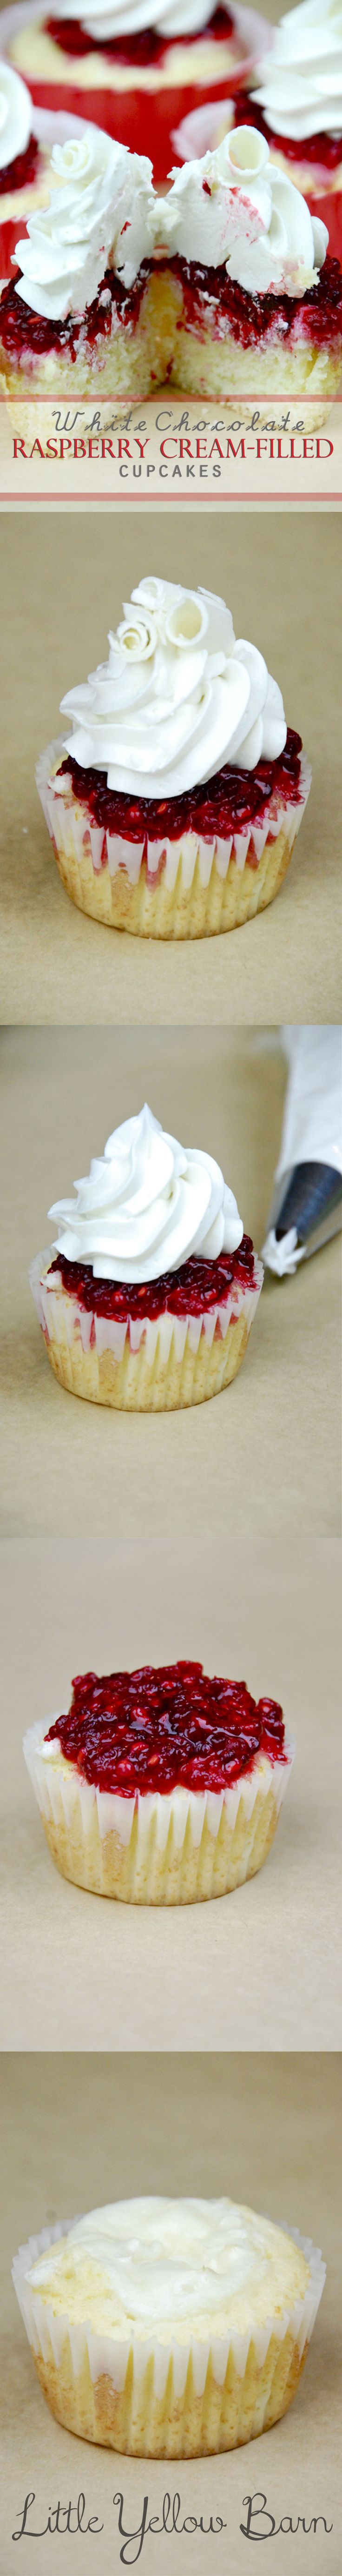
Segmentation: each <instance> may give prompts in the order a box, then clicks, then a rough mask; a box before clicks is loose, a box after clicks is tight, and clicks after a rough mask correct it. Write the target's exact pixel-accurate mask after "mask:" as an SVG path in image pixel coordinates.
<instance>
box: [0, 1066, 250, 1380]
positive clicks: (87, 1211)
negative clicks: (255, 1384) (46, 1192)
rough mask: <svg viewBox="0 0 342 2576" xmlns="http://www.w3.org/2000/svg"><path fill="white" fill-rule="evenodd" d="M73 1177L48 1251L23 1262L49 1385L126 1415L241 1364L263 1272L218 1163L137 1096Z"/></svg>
mask: <svg viewBox="0 0 342 2576" xmlns="http://www.w3.org/2000/svg"><path fill="white" fill-rule="evenodd" d="M75 1188H76V1193H77V1195H76V1199H75V1200H74V1199H62V1200H60V1201H59V1202H58V1204H57V1206H56V1207H53V1208H50V1211H49V1213H50V1217H51V1218H52V1219H53V1221H54V1222H55V1221H57V1232H56V1234H55V1243H54V1259H53V1260H52V1259H51V1252H50V1253H46V1254H42V1255H41V1256H40V1255H39V1256H38V1259H37V1260H36V1261H34V1263H33V1266H32V1270H31V1272H30V1280H31V1288H32V1294H33V1297H34V1301H35V1305H36V1308H37V1314H38V1317H39V1323H40V1324H41V1328H42V1332H43V1333H44V1339H45V1342H46V1348H47V1353H48V1358H49V1360H50V1361H51V1367H52V1368H53V1369H54V1374H55V1377H58V1378H59V1381H60V1385H61V1386H65V1387H68V1388H69V1391H70V1393H71V1394H73V1395H82V1396H86V1397H87V1398H88V1401H89V1402H90V1403H91V1404H109V1405H114V1407H115V1408H116V1409H118V1410H119V1411H124V1412H126V1411H129V1412H133V1413H135V1412H138V1413H140V1412H148V1413H154V1412H157V1413H164V1412H174V1411H175V1409H176V1408H177V1407H178V1406H183V1405H188V1404H201V1403H202V1402H203V1400H204V1399H205V1398H206V1397H207V1396H209V1395H219V1394H220V1392H221V1389H222V1387H225V1386H229V1385H230V1381H231V1378H233V1377H236V1374H237V1370H238V1369H239V1368H240V1367H241V1361H242V1359H243V1355H244V1351H245V1349H246V1344H247V1341H248V1335H249V1332H250V1328H251V1324H252V1322H253V1316H254V1314H255V1309H256V1306H257V1303H258V1297H259V1296H260V1289H261V1287H262V1280H263V1270H262V1264H261V1262H260V1261H258V1260H257V1258H256V1255H255V1253H254V1252H253V1244H252V1243H251V1241H250V1237H249V1235H245V1234H244V1233H243V1227H242V1224H241V1218H240V1217H239V1214H238V1209H237V1205H236V1199H235V1198H233V1194H232V1191H231V1190H229V1189H227V1188H226V1184H225V1182H224V1180H223V1178H222V1172H220V1170H219V1166H218V1163H215V1162H214V1161H213V1158H212V1155H211V1154H206V1153H204V1152H201V1151H200V1150H199V1148H198V1147H194V1146H190V1147H188V1148H187V1149H186V1151H184V1148H183V1146H181V1145H178V1144H177V1143H176V1141H175V1138H174V1137H173V1136H168V1135H164V1134H163V1130H162V1127H160V1126H159V1121H158V1119H156V1118H153V1117H152V1114H151V1110H150V1109H147V1108H145V1109H143V1110H142V1111H141V1115H140V1117H138V1118H128V1119H126V1120H125V1124H124V1126H123V1127H117V1128H116V1130H115V1133H114V1135H113V1136H109V1138H108V1143H107V1145H106V1146H105V1151H104V1156H103V1159H102V1160H101V1161H97V1160H96V1161H93V1162H92V1163H91V1166H90V1174H89V1178H87V1179H86V1180H82V1181H77V1182H76V1183H75Z"/></svg>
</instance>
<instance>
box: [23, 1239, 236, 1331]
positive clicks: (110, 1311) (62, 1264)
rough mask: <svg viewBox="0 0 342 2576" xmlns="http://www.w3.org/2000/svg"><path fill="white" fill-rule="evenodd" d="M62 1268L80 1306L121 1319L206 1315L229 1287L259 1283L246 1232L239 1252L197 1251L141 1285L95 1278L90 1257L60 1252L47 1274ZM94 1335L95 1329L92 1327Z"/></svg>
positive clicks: (66, 1285)
mask: <svg viewBox="0 0 342 2576" xmlns="http://www.w3.org/2000/svg"><path fill="white" fill-rule="evenodd" d="M55 1270H58V1273H59V1274H60V1277H61V1280H62V1286H63V1288H64V1289H65V1292H66V1296H68V1297H77V1303H78V1305H79V1306H83V1307H84V1308H85V1311H86V1313H87V1314H88V1315H89V1314H90V1315H108V1316H111V1315H112V1316H113V1319H115V1317H116V1319H117V1322H118V1323H123V1321H124V1319H126V1320H128V1316H132V1317H134V1316H136V1317H138V1316H140V1318H141V1319H142V1320H143V1319H144V1318H145V1316H146V1315H148V1316H156V1315H164V1314H165V1312H168V1314H169V1315H202V1314H208V1312H209V1310H210V1307H212V1306H224V1305H226V1304H227V1301H228V1298H229V1297H230V1294H231V1289H232V1288H234V1287H235V1286H236V1287H237V1288H240V1289H241V1288H242V1289H251V1288H255V1289H256V1288H257V1287H258V1285H259V1282H258V1279H257V1278H256V1274H255V1265H254V1251H253V1244H252V1242H251V1237H250V1235H249V1234H243V1236H242V1242H241V1243H239V1248H238V1252H220V1254H219V1257H218V1259H217V1260H216V1261H201V1259H200V1257H199V1256H198V1257H197V1254H196V1253H191V1254H190V1259H189V1261H183V1262H182V1267H181V1269H180V1270H164V1273H162V1275H161V1278H159V1279H146V1280H144V1283H143V1286H142V1287H137V1284H136V1281H133V1280H132V1281H130V1282H129V1283H128V1281H127V1280H116V1279H94V1278H93V1272H92V1268H91V1264H90V1262H88V1261H67V1259H66V1255H65V1253H64V1252H59V1253H58V1254H57V1255H56V1258H55V1260H54V1261H51V1262H50V1265H49V1271H48V1277H49V1279H51V1278H52V1274H53V1271H55ZM94 1338H95V1330H94Z"/></svg>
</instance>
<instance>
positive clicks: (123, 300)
mask: <svg viewBox="0 0 342 2576" xmlns="http://www.w3.org/2000/svg"><path fill="white" fill-rule="evenodd" d="M51 171H52V183H53V184H52V188H51V193H50V198H49V203H48V206H47V207H46V208H45V209H42V210H38V211H37V212H36V213H35V214H33V215H32V216H31V217H30V218H29V221H28V225H27V234H26V236H23V238H22V239H20V240H17V242H16V260H17V263H18V268H17V275H16V276H15V278H14V282H13V284H11V285H9V286H7V287H5V288H4V290H3V294H2V295H1V296H0V369H1V374H2V381H3V384H4V388H5V391H6V393H7V396H8V398H9V399H11V400H13V399H15V398H18V397H20V398H28V397H29V398H30V401H31V400H32V399H33V400H35V399H36V398H37V399H38V400H39V401H40V400H41V398H47V397H49V398H50V401H53V400H55V401H56V400H57V399H58V401H60V400H62V399H64V398H65V400H66V401H68V402H69V401H70V400H72V402H73V403H74V402H77V401H78V399H79V398H80V397H81V396H83V397H84V396H89V395H90V396H91V395H92V396H93V398H94V399H95V397H96V398H99V397H101V398H104V399H106V398H107V397H108V398H109V400H110V401H111V402H112V401H115V400H116V398H117V399H119V398H120V396H122V397H123V398H124V399H125V400H126V398H129V396H130V395H131V394H132V395H133V394H136V395H137V397H138V398H139V397H140V396H141V395H142V396H146V395H147V394H148V393H149V392H150V391H151V390H152V389H153V386H154V384H155V382H157V383H159V382H160V380H161V377H163V375H164V374H165V372H167V365H168V358H169V343H168V298H167V282H166V283H165V279H163V285H162V291H161V289H160V279H159V272H158V268H156V267H155V266H154V263H153V248H154V239H155V229H156V221H157V212H158V200H157V199H156V197H155V194H154V189H153V182H152V167H151V162H150V161H148V160H146V159H144V158H143V157H142V156H141V155H139V154H137V153H131V152H128V151H127V150H126V148H125V147H124V146H123V145H121V144H120V143H115V142H113V141H112V140H111V139H110V137H109V135H107V134H102V133H101V131H100V130H99V128H98V127H93V126H91V125H84V126H83V127H81V128H80V133H79V136H76V137H73V138H72V137H71V138H70V140H69V141H67V142H65V143H55V144H54V147H53V151H52V156H51Z"/></svg>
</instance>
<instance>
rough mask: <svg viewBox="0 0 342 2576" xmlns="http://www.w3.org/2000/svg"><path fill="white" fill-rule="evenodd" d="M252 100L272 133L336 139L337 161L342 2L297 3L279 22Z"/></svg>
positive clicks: (341, 128) (341, 129)
mask: <svg viewBox="0 0 342 2576" xmlns="http://www.w3.org/2000/svg"><path fill="white" fill-rule="evenodd" d="M255 97H256V98H257V100H258V105H260V107H262V108H263V111H264V116H265V117H267V121H268V124H269V125H270V126H271V127H272V132H273V133H274V134H279V135H282V134H284V135H286V136H287V137H289V140H291V141H293V142H298V143H299V144H301V143H305V142H306V141H308V140H309V139H310V136H311V135H314V134H318V135H319V134H331V135H338V134H340V136H341V157H342V6H341V0H301V5H300V7H299V8H298V9H289V10H288V13H287V15H286V17H285V18H281V19H280V24H279V27H275V30H274V35H273V37H272V47H271V51H270V53H269V54H267V55H266V56H265V60H264V63H263V70H262V84H261V86H260V89H257V90H256V91H255ZM302 159H305V154H302Z"/></svg>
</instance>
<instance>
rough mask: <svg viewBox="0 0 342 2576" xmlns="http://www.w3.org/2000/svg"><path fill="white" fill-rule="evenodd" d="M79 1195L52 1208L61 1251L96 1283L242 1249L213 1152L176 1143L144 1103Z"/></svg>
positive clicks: (151, 1274) (141, 1276)
mask: <svg viewBox="0 0 342 2576" xmlns="http://www.w3.org/2000/svg"><path fill="white" fill-rule="evenodd" d="M75 1190H76V1198H75V1199H59V1200H57V1202H56V1204H55V1206H53V1207H51V1208H50V1209H49V1216H50V1217H51V1218H52V1219H55V1218H56V1219H57V1227H58V1231H57V1234H56V1235H55V1245H56V1250H57V1252H59V1253H62V1254H64V1255H65V1257H66V1260H67V1261H68V1262H70V1264H71V1263H72V1262H75V1263H81V1264H82V1266H85V1267H87V1265H88V1264H89V1267H90V1269H91V1270H92V1274H93V1278H94V1279H100V1280H101V1279H104V1280H111V1281H112V1280H114V1281H115V1280H119V1281H121V1280H122V1281H123V1282H125V1281H127V1282H129V1283H130V1284H133V1286H134V1285H136V1286H139V1285H140V1284H141V1285H142V1284H143V1283H145V1282H146V1281H148V1280H153V1279H158V1278H159V1276H160V1274H161V1273H162V1272H165V1271H167V1272H169V1271H178V1268H179V1267H180V1266H181V1265H182V1264H183V1262H184V1263H186V1262H187V1261H188V1260H189V1256H191V1255H193V1254H196V1255H197V1254H199V1255H200V1257H201V1259H203V1261H204V1262H208V1263H210V1262H213V1261H216V1259H217V1258H218V1257H219V1256H220V1254H221V1253H222V1252H227V1253H229V1254H230V1255H233V1254H234V1253H235V1251H238V1249H239V1246H240V1245H242V1241H243V1225H242V1222H241V1217H240V1216H239V1212H238V1208H237V1204H236V1199H235V1198H234V1195H233V1191H232V1190H230V1189H228V1188H227V1185H226V1182H225V1181H224V1179H223V1174H222V1172H221V1171H220V1166H219V1164H218V1163H216V1162H214V1158H213V1155H212V1154H207V1153H205V1151H204V1149H202V1148H201V1147H199V1146H195V1145H193V1146H192V1145H191V1146H182V1145H178V1144H177V1141H176V1138H175V1137H174V1136H169V1135H168V1134H164V1131H163V1128H162V1127H161V1126H160V1124H159V1119H157V1118H154V1117H153V1114H152V1110H151V1109H148V1108H147V1106H146V1105H145V1108H144V1109H142V1110H141V1111H140V1113H139V1115H138V1117H136V1118H127V1119H125V1121H124V1125H123V1126H122V1127H116V1128H115V1130H114V1134H113V1135H112V1136H109V1137H108V1142H107V1144H106V1145H105V1150H104V1154H103V1155H102V1157H101V1158H99V1159H95V1157H94V1159H93V1160H92V1162H91V1165H90V1172H89V1174H88V1175H87V1177H86V1179H85V1180H81V1181H76V1182H75Z"/></svg>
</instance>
